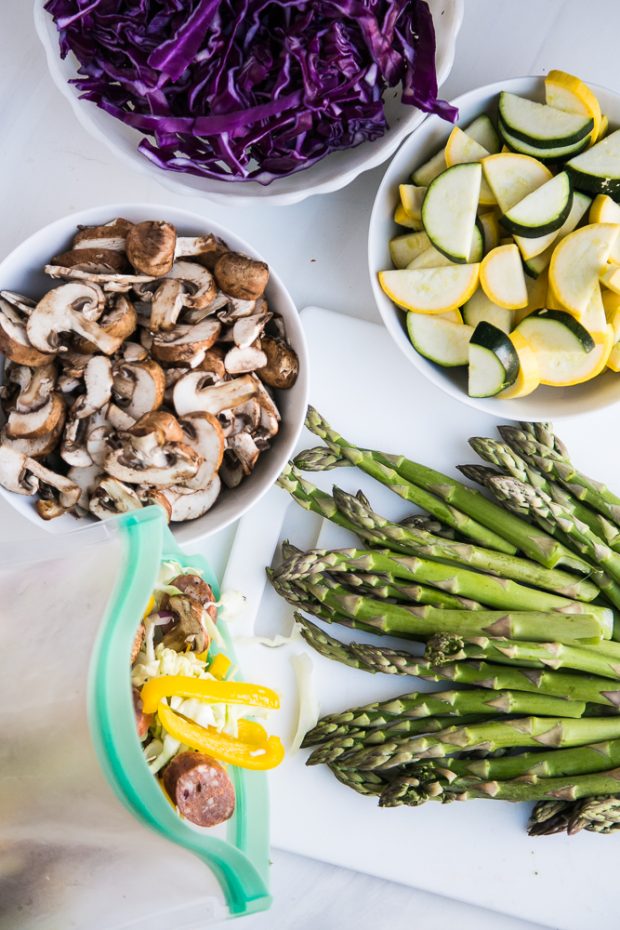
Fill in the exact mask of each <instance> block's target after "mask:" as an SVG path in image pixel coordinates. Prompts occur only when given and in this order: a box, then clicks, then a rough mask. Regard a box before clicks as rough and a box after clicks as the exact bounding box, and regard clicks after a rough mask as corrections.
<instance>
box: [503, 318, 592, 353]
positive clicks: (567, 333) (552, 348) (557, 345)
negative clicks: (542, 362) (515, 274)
mask: <svg viewBox="0 0 620 930" xmlns="http://www.w3.org/2000/svg"><path fill="white" fill-rule="evenodd" d="M517 332H520V333H521V335H522V336H524V337H525V339H527V341H528V342H529V344H530V345H531V346H532V348H533V349H535V350H536V351H537V352H556V351H557V352H591V351H592V350H593V348H594V339H593V338H592V336H591V335H590V333H589V332H588V330H587V329H586V328H585V326H582V325H581V323H579V321H578V320H576V319H575V317H574V316H571V314H570V313H565V312H564V311H563V310H534V312H533V313H530V315H529V316H526V317H525V319H524V320H521V322H520V323H519V325H518V326H517Z"/></svg>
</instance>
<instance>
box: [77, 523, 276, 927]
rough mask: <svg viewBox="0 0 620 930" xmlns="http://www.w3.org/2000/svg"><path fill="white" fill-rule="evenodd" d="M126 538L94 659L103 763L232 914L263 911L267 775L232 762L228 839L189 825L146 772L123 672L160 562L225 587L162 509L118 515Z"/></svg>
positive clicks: (126, 799)
mask: <svg viewBox="0 0 620 930" xmlns="http://www.w3.org/2000/svg"><path fill="white" fill-rule="evenodd" d="M118 530H119V533H120V536H121V539H122V540H123V546H124V553H123V555H124V557H123V573H122V576H121V577H120V578H119V579H118V581H117V583H116V586H115V590H114V591H113V593H112V597H111V598H110V601H109V603H108V606H107V611H106V616H105V618H104V622H103V623H102V626H101V630H100V633H99V636H98V638H97V642H96V645H95V649H94V651H93V655H92V658H91V667H90V676H89V718H90V722H91V732H92V734H93V742H94V745H95V750H96V753H97V756H98V759H99V762H100V764H101V766H102V768H103V771H104V773H105V775H106V776H107V778H108V780H109V782H110V784H111V785H112V787H113V789H114V791H115V793H116V794H117V796H118V797H119V798H120V800H121V801H122V802H123V803H124V804H125V805H126V806H127V807H128V808H129V809H130V810H131V811H132V812H133V813H134V814H135V815H136V816H137V817H138V818H139V819H140V820H141V821H142V822H143V823H145V824H147V825H148V826H149V827H151V828H152V829H154V830H156V831H157V832H158V833H160V834H161V835H162V836H164V837H166V839H168V840H170V842H172V843H176V844H177V845H179V846H182V847H184V848H185V849H187V850H190V851H191V852H192V853H194V854H195V855H196V856H198V857H199V858H200V859H202V860H203V861H204V862H205V863H206V865H208V867H209V868H210V869H211V871H212V872H213V873H214V875H215V876H216V878H217V880H218V882H219V884H220V886H221V888H222V891H223V894H224V897H225V899H226V903H227V906H228V909H229V912H230V914H231V915H233V916H240V915H243V914H250V913H253V912H255V911H261V910H265V909H266V908H268V907H269V905H270V903H271V897H270V895H269V883H268V869H269V803H268V794H267V782H266V777H265V775H264V773H261V772H250V771H246V770H243V769H238V768H235V767H231V769H230V774H231V778H232V780H233V784H234V787H235V796H236V803H235V813H234V815H233V817H232V818H231V819H230V820H229V821H228V825H227V839H226V840H224V839H220V838H219V837H214V836H210V835H209V834H208V832H207V831H206V830H200V831H199V830H197V829H195V828H193V827H191V826H189V825H188V824H187V823H186V822H185V821H184V820H183V819H182V818H181V817H179V815H178V814H177V812H176V811H175V810H174V809H173V808H172V806H171V805H170V804H169V802H168V801H167V800H166V798H165V796H164V793H163V791H162V790H161V788H160V787H159V785H158V784H157V780H156V779H155V778H154V777H153V775H152V774H151V772H150V771H149V769H148V767H147V765H146V762H145V760H144V757H143V754H142V749H141V746H140V742H139V740H138V737H137V734H136V727H135V717H134V710H133V702H132V698H131V690H130V688H129V687H128V684H127V679H126V677H125V675H126V670H127V669H128V658H129V655H130V651H131V645H132V642H133V639H134V636H135V632H136V626H137V623H138V620H139V618H141V617H142V616H143V614H144V611H145V609H146V606H147V604H148V600H149V598H150V596H151V593H152V591H153V589H154V587H155V582H156V579H157V575H158V571H159V567H160V564H161V562H162V561H167V560H174V561H177V562H180V563H181V565H183V566H184V567H193V568H198V569H199V570H200V571H201V574H202V576H203V578H204V579H205V581H206V582H207V583H208V584H209V585H211V587H212V589H213V592H214V594H215V597H216V598H217V599H218V600H219V597H220V592H219V586H218V583H217V579H216V578H215V576H214V575H213V572H212V571H211V568H210V567H209V565H208V563H207V562H206V561H205V560H204V559H203V558H201V556H191V557H188V556H186V555H185V554H184V553H183V552H182V551H181V550H180V549H179V548H178V546H177V545H176V543H175V541H174V538H173V536H172V534H171V533H170V531H169V529H168V527H167V526H166V522H165V518H164V514H163V512H162V511H161V509H160V508H159V507H147V508H145V509H144V510H140V511H134V512H132V513H129V514H125V515H123V516H122V517H120V518H118ZM219 629H220V632H221V634H222V637H223V639H224V642H225V647H226V648H225V652H226V654H227V655H228V656H229V657H230V658H231V659H232V660H233V662H234V661H235V655H234V650H233V646H232V642H231V639H230V636H229V634H228V631H227V630H226V628H225V626H224V625H222V626H221V627H220V628H219Z"/></svg>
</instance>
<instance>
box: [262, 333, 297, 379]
mask: <svg viewBox="0 0 620 930" xmlns="http://www.w3.org/2000/svg"><path fill="white" fill-rule="evenodd" d="M260 347H261V349H262V351H263V352H264V353H265V356H266V358H267V362H266V364H265V365H263V366H262V367H261V368H259V370H258V372H257V374H258V376H259V378H260V379H261V381H264V382H265V384H268V385H269V387H272V388H279V389H280V390H288V388H292V387H293V385H294V384H295V382H296V380H297V375H298V374H299V359H298V357H297V353H296V352H295V350H294V349H292V348H291V346H290V345H289V344H288V343H287V342H284V340H283V339H276V338H274V337H273V336H261V340H260Z"/></svg>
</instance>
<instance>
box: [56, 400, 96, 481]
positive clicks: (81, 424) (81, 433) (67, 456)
mask: <svg viewBox="0 0 620 930" xmlns="http://www.w3.org/2000/svg"><path fill="white" fill-rule="evenodd" d="M79 400H80V398H78V401H79ZM78 401H76V404H77V403H78ZM74 408H75V404H74V406H73V407H72V408H71V410H70V411H69V416H68V418H67V423H66V425H65V431H64V433H63V437H62V442H61V443H60V450H59V451H60V457H61V459H63V461H65V462H66V463H67V465H74V466H75V467H76V468H87V467H88V466H91V465H92V464H93V459H92V457H91V455H90V453H89V451H88V447H87V437H88V426H89V424H88V420H80V419H78V417H77V416H75V414H74Z"/></svg>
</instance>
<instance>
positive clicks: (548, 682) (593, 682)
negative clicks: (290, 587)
mask: <svg viewBox="0 0 620 930" xmlns="http://www.w3.org/2000/svg"><path fill="white" fill-rule="evenodd" d="M295 616H296V620H297V622H298V623H299V624H300V626H301V634H302V636H303V637H304V639H305V640H306V642H307V643H308V644H309V645H310V646H312V647H313V648H314V649H316V650H317V652H319V653H320V654H321V655H323V656H325V657H326V658H329V659H334V660H335V661H337V662H341V663H343V664H344V665H349V666H351V667H352V668H359V669H363V670H364V671H367V672H372V673H375V672H384V673H386V674H389V675H417V677H418V678H423V679H424V680H425V681H453V682H457V683H458V684H468V685H478V686H479V687H481V688H491V689H492V690H494V691H501V690H502V689H503V688H510V689H513V690H515V691H531V692H538V693H539V694H549V695H554V696H556V697H566V698H570V699H571V700H576V701H585V702H587V703H590V704H600V705H603V706H607V707H614V708H618V707H620V684H618V685H617V686H616V687H615V688H614V687H613V686H612V684H611V682H610V681H609V680H608V679H607V678H604V677H599V676H595V675H591V674H589V675H575V674H573V673H572V672H559V671H547V670H539V669H534V668H521V667H519V666H518V664H517V665H516V666H515V667H510V666H506V665H501V664H497V665H494V664H493V663H491V662H485V661H480V660H478V659H475V660H470V661H462V660H461V661H457V662H446V663H445V664H443V663H442V664H439V665H433V664H432V662H430V661H429V662H425V661H424V659H421V658H420V657H419V656H415V655H413V654H412V653H410V652H406V651H403V650H397V649H388V648H385V647H382V646H375V645H367V644H365V643H342V642H339V640H337V639H334V638H333V637H332V636H329V635H328V634H327V633H325V632H324V631H323V630H321V629H319V627H317V626H316V625H315V624H314V623H311V622H310V621H309V620H306V619H305V617H302V616H301V615H300V614H296V615H295ZM443 638H444V637H442V636H438V637H433V638H432V639H431V640H430V642H429V643H428V644H427V647H426V651H427V653H428V652H429V650H431V652H432V649H433V645H432V644H433V643H434V641H435V640H436V639H437V640H439V642H440V644H441V642H442V640H443ZM446 639H449V638H448V637H446ZM453 639H458V638H457V637H454V638H453ZM459 642H460V643H461V644H463V641H462V640H459ZM499 642H500V643H503V642H504V641H499ZM452 645H454V644H452ZM532 645H534V646H536V645H537V644H532ZM434 648H435V649H439V650H440V649H441V645H439V644H438V645H435V647H434ZM445 648H449V646H448V647H446V646H444V649H445ZM461 648H463V647H462V646H461ZM440 654H441V653H440ZM442 656H443V654H442ZM586 658H587V657H586ZM618 761H619V762H620V760H618Z"/></svg>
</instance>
